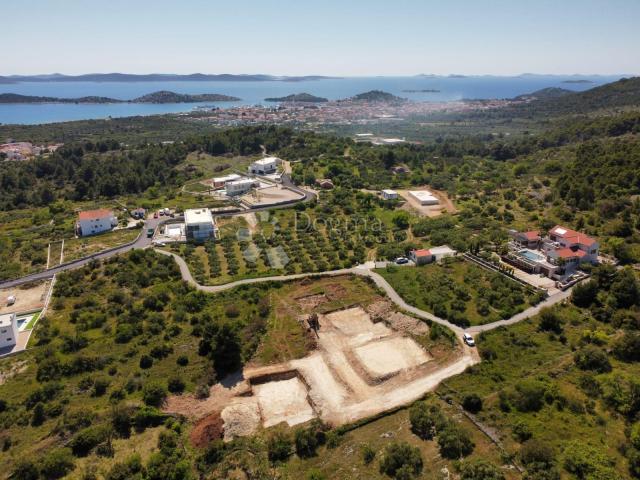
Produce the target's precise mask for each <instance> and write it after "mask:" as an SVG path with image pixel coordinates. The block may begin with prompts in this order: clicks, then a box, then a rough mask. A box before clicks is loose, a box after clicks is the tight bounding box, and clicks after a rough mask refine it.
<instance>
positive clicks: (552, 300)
mask: <svg viewBox="0 0 640 480" xmlns="http://www.w3.org/2000/svg"><path fill="white" fill-rule="evenodd" d="M156 252H158V253H161V254H162V255H168V256H171V257H173V258H174V259H175V261H176V263H177V264H178V267H179V268H180V274H181V275H182V278H183V280H185V281H186V282H188V283H189V284H191V285H193V286H194V287H195V288H197V289H198V290H202V291H203V292H209V293H217V292H222V291H225V290H229V289H231V288H235V287H237V286H240V285H247V284H252V283H260V282H285V281H289V280H296V279H300V278H306V277H318V276H323V277H327V276H328V277H331V276H338V275H360V276H363V277H369V278H371V279H372V280H373V281H374V282H375V284H376V286H378V287H379V288H380V289H382V290H384V292H385V293H386V294H387V296H388V297H389V299H390V300H391V301H392V302H393V303H395V304H396V305H397V306H398V307H400V308H401V309H403V310H405V311H407V312H410V313H412V314H414V315H415V316H417V317H420V318H423V319H425V320H430V321H432V322H435V323H439V324H440V325H444V326H445V327H447V328H450V329H451V330H453V331H454V332H455V333H456V334H458V335H462V333H463V332H465V331H466V332H467V333H469V334H471V335H475V334H477V333H481V332H487V331H489V330H493V329H494V328H498V327H503V326H507V325H513V324H516V323H518V322H521V321H523V320H526V319H527V318H531V317H533V316H535V315H537V314H538V313H539V312H540V310H541V309H543V308H545V307H550V306H551V305H555V304H556V303H558V302H562V301H564V300H566V299H568V298H569V296H570V295H571V289H568V290H566V291H564V292H559V293H556V294H554V295H551V296H550V297H548V298H547V299H546V300H544V301H543V302H541V303H539V304H538V305H535V306H533V307H529V308H527V309H526V310H523V311H522V312H520V313H518V314H516V315H514V316H513V317H511V318H509V319H506V320H498V321H497V322H492V323H487V324H484V325H476V326H473V327H469V328H467V329H464V328H461V327H459V326H457V325H454V324H453V323H451V322H449V321H448V320H445V319H444V318H440V317H437V316H436V315H434V314H433V313H430V312H425V311H424V310H421V309H419V308H416V307H414V306H412V305H409V304H408V303H407V302H405V301H404V300H403V299H402V297H401V296H400V295H399V294H398V292H396V291H395V290H394V288H393V287H392V286H391V285H390V284H389V282H387V281H386V280H385V279H384V277H382V275H380V274H379V273H376V272H374V271H373V270H370V269H369V268H366V267H365V266H362V265H359V266H357V267H353V268H343V269H341V270H330V271H327V272H313V273H298V274H295V275H277V276H273V277H262V278H247V279H244V280H237V281H235V282H230V283H225V284H224V285H200V284H199V283H198V282H196V281H195V279H194V278H193V276H192V275H191V272H190V271H189V267H188V265H187V263H186V262H185V261H184V260H183V259H182V257H180V256H179V255H176V254H175V253H171V252H166V251H163V250H156Z"/></svg>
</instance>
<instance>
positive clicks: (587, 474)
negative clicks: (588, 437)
mask: <svg viewBox="0 0 640 480" xmlns="http://www.w3.org/2000/svg"><path fill="white" fill-rule="evenodd" d="M614 463H615V462H613V461H612V460H611V459H610V458H608V457H607V456H606V455H605V454H604V453H603V452H602V450H601V449H600V448H596V447H592V446H591V445H587V444H584V443H580V442H577V441H573V442H571V443H569V444H568V445H567V447H566V449H565V451H564V462H563V466H564V468H565V469H566V470H567V471H568V472H570V473H573V474H574V475H575V476H576V477H578V478H580V479H592V478H593V479H598V480H617V479H619V478H620V475H619V474H618V473H617V472H616V471H615V470H614V469H613V468H612V467H613V465H614Z"/></svg>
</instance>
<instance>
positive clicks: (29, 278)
mask: <svg viewBox="0 0 640 480" xmlns="http://www.w3.org/2000/svg"><path fill="white" fill-rule="evenodd" d="M166 221H168V219H166V218H150V219H148V220H147V221H146V222H145V223H144V227H143V228H142V230H141V231H140V235H138V238H137V239H136V240H135V241H134V242H133V243H130V244H127V245H123V246H121V247H116V248H114V249H110V250H106V251H103V252H98V253H94V254H93V255H89V256H88V257H83V258H79V259H77V260H73V261H71V262H65V263H63V264H62V265H59V266H57V267H53V268H50V269H48V270H43V271H42V272H37V273H32V274H31V275H26V276H24V277H20V278H16V279H13V280H6V281H4V282H0V288H9V287H15V286H16V285H22V284H24V283H29V282H33V281H37V280H45V279H47V278H51V277H53V276H54V275H57V274H58V273H60V272H63V271H65V270H72V269H74V268H78V267H82V266H83V265H86V264H87V263H89V262H91V261H92V260H104V259H105V258H110V257H113V256H114V255H118V254H121V253H125V252H128V251H129V250H133V249H134V248H147V247H148V246H149V245H151V239H150V238H147V229H149V228H153V229H155V228H156V227H157V226H158V225H160V224H161V223H163V222H166Z"/></svg>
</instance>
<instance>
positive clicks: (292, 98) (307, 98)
mask: <svg viewBox="0 0 640 480" xmlns="http://www.w3.org/2000/svg"><path fill="white" fill-rule="evenodd" d="M264 101H265V102H281V103H285V102H303V103H324V102H328V101H329V100H328V99H326V98H324V97H316V96H315V95H311V94H310V93H294V94H291V95H287V96H286V97H271V98H265V99H264Z"/></svg>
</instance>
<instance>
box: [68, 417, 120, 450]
mask: <svg viewBox="0 0 640 480" xmlns="http://www.w3.org/2000/svg"><path fill="white" fill-rule="evenodd" d="M109 433H110V432H109V429H108V428H107V427H105V426H103V425H99V426H94V427H88V428H85V429H83V430H80V431H79V432H78V433H76V434H75V436H74V437H73V438H72V439H71V442H69V447H71V451H72V452H73V454H74V455H75V456H77V457H85V456H87V455H89V452H91V450H93V449H94V448H95V447H97V446H98V445H99V444H100V443H102V442H104V441H105V440H106V439H107V438H108V436H109Z"/></svg>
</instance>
